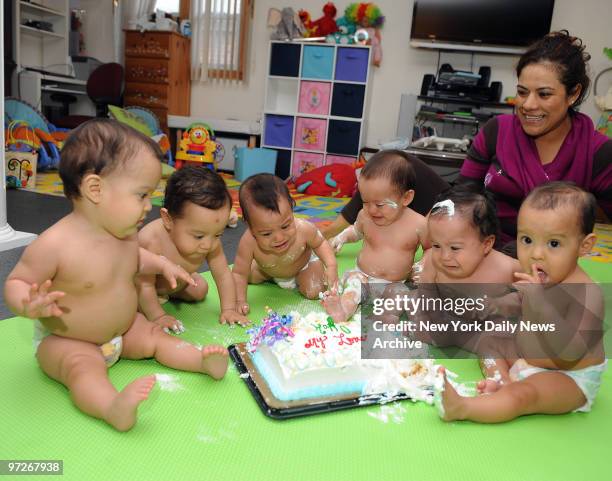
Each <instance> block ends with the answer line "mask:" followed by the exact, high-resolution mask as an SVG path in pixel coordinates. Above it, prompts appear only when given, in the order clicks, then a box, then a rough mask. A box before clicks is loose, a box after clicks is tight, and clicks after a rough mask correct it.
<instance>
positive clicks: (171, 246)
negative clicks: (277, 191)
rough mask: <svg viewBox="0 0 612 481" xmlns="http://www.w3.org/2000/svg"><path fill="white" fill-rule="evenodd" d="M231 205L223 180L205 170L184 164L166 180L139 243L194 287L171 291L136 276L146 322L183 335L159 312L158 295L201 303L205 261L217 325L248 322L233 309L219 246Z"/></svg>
mask: <svg viewBox="0 0 612 481" xmlns="http://www.w3.org/2000/svg"><path fill="white" fill-rule="evenodd" d="M231 205H232V198H231V196H230V193H229V192H228V190H227V187H226V185H225V182H224V181H223V179H222V178H221V176H220V175H219V174H217V173H216V172H213V171H212V170H210V169H208V168H206V167H204V166H185V167H183V168H181V169H179V170H177V171H176V172H174V173H173V174H172V176H171V177H170V179H168V183H167V185H166V192H165V198H164V207H163V208H162V209H161V211H160V216H161V218H160V219H157V220H154V221H153V222H150V223H149V224H147V225H146V226H145V227H143V228H142V230H141V231H140V232H139V233H138V241H139V242H140V245H141V246H142V247H144V248H145V249H148V250H149V251H151V252H153V253H155V254H159V255H162V256H164V257H166V258H167V259H169V260H170V261H172V262H173V263H175V264H177V265H180V266H181V267H183V268H184V269H185V270H187V271H188V272H190V273H191V278H192V280H193V285H192V284H190V283H185V282H179V283H178V285H177V286H176V287H175V288H172V287H171V286H170V285H169V284H168V282H167V281H166V280H165V279H164V278H163V276H160V275H157V276H155V275H141V276H139V277H138V284H139V294H140V295H139V299H140V302H139V304H140V309H141V311H142V312H143V313H144V314H145V316H147V319H149V320H150V321H152V322H155V323H157V324H159V325H160V326H162V327H164V328H166V329H172V330H173V331H175V332H181V331H182V330H183V327H182V324H181V323H180V321H178V320H177V319H175V318H174V317H173V316H171V315H170V314H167V313H166V312H165V311H164V310H163V308H162V307H161V305H160V301H159V300H158V299H159V297H158V296H167V297H169V298H172V299H179V300H183V301H189V302H194V301H203V300H204V299H205V298H206V294H207V293H208V283H207V282H206V280H205V279H204V278H203V277H202V276H201V275H200V274H198V272H197V269H198V268H199V267H200V265H201V264H202V263H203V262H204V261H206V262H207V263H208V267H209V268H210V271H211V273H212V276H213V279H214V280H215V283H216V285H217V290H218V291H219V298H220V301H221V309H220V314H219V322H221V323H223V324H225V323H229V324H235V323H239V324H242V325H244V324H247V322H248V321H247V318H246V317H244V316H243V315H242V314H240V313H239V312H237V311H236V288H235V285H234V278H233V276H232V271H231V270H230V268H229V266H228V264H227V259H226V258H225V254H224V252H223V246H222V245H221V235H222V234H223V231H224V230H225V227H226V225H227V222H228V219H229V217H230V207H231Z"/></svg>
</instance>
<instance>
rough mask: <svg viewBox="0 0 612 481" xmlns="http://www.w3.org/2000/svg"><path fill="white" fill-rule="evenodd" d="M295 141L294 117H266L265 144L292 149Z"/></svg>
mask: <svg viewBox="0 0 612 481" xmlns="http://www.w3.org/2000/svg"><path fill="white" fill-rule="evenodd" d="M292 141H293V117H292V116H289V115H266V116H265V123H264V144H265V145H268V146H271V147H287V148H291V144H292Z"/></svg>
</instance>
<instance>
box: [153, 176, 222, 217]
mask: <svg viewBox="0 0 612 481" xmlns="http://www.w3.org/2000/svg"><path fill="white" fill-rule="evenodd" d="M187 202H192V203H193V204H195V205H199V206H200V207H205V208H207V209H211V210H218V209H221V208H223V207H224V206H226V205H227V206H230V207H231V205H232V197H231V195H230V193H229V191H228V190H227V186H226V185H225V182H224V181H223V179H222V178H221V176H220V175H219V174H217V173H216V172H213V171H212V170H210V169H209V168H207V167H204V166H194V165H187V166H185V167H183V168H182V169H179V170H177V171H175V172H174V173H173V174H172V175H171V176H170V178H169V179H168V183H167V184H166V193H165V196H164V207H165V208H166V209H167V210H168V213H169V214H170V215H171V216H172V217H181V216H182V214H183V209H184V208H185V204H186V203H187Z"/></svg>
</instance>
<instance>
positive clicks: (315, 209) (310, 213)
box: [26, 171, 349, 228]
mask: <svg viewBox="0 0 612 481" xmlns="http://www.w3.org/2000/svg"><path fill="white" fill-rule="evenodd" d="M221 176H222V177H223V180H225V183H226V184H227V187H228V189H229V191H230V194H231V196H232V200H233V207H234V209H235V210H236V212H238V215H239V216H240V217H242V211H241V210H240V205H239V204H238V189H239V188H240V182H238V181H237V180H236V179H234V177H232V176H231V175H230V174H226V173H221ZM165 188H166V179H161V181H160V183H159V185H158V186H157V189H156V190H155V192H154V193H153V196H152V197H153V201H152V202H153V205H156V206H158V207H161V206H162V204H163V199H164V190H165ZM62 189H63V188H62V181H61V179H60V177H59V174H58V173H57V171H51V172H41V173H39V174H37V176H36V185H35V186H34V187H32V188H29V189H26V190H29V191H31V192H37V193H39V194H49V195H64V192H63V190H62ZM290 192H291V196H292V197H293V198H294V199H295V203H296V206H295V210H294V212H295V215H296V217H299V218H302V219H308V220H309V221H310V222H312V223H314V224H315V225H317V226H318V227H319V228H321V227H325V226H326V225H328V224H330V223H331V221H333V220H334V219H335V218H336V216H337V215H338V213H339V212H340V211H341V210H342V208H343V207H344V206H345V205H346V203H347V202H348V201H349V198H348V197H341V198H334V197H320V196H315V195H306V194H300V193H299V192H298V191H296V190H295V189H294V188H290Z"/></svg>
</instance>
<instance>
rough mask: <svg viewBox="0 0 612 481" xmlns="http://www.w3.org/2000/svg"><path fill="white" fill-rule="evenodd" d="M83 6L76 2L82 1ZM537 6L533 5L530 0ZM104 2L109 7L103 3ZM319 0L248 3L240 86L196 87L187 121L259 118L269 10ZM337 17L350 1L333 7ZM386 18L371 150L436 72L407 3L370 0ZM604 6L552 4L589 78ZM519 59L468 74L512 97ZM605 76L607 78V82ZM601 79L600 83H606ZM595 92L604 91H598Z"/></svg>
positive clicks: (603, 63)
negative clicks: (413, 34) (479, 74)
mask: <svg viewBox="0 0 612 481" xmlns="http://www.w3.org/2000/svg"><path fill="white" fill-rule="evenodd" d="M82 1H83V0H82ZM534 1H537V0H534ZM106 3H108V4H110V3H111V2H110V1H109V2H106ZM324 3H325V2H324V1H323V0H316V1H315V0H285V1H283V2H281V3H279V2H278V1H275V0H257V1H255V12H254V18H253V21H252V24H251V34H250V52H249V59H248V60H249V68H248V73H247V75H248V78H247V82H246V83H245V84H243V85H235V84H218V83H208V84H203V83H197V82H194V83H193V84H192V89H191V115H192V116H201V117H202V118H203V119H206V118H207V117H208V118H215V119H241V120H256V119H259V118H260V117H261V113H262V108H263V96H264V85H265V75H266V72H265V70H266V65H267V55H268V40H269V36H270V31H269V30H268V28H267V27H266V19H267V13H268V9H269V8H270V7H279V6H283V7H284V6H290V7H293V8H294V9H295V10H298V9H299V8H305V9H307V10H308V11H309V12H310V14H311V16H312V17H313V18H315V19H316V18H318V17H319V16H320V15H321V8H322V6H323V4H324ZM335 3H336V6H337V7H338V16H341V15H342V14H343V11H344V8H346V6H347V5H348V4H349V3H350V2H348V1H345V2H339V1H337V2H335ZM376 3H377V4H378V6H379V7H380V8H381V10H382V12H383V14H385V16H386V23H385V26H384V28H383V31H382V44H383V62H382V66H381V67H380V68H375V69H374V74H373V76H372V87H371V91H370V92H371V95H370V97H371V98H370V110H369V119H368V126H367V127H368V128H367V139H366V140H367V143H368V144H370V145H374V144H376V143H377V142H378V141H379V140H388V139H389V138H391V137H393V136H394V135H395V129H396V126H397V117H398V113H399V102H400V95H401V94H402V93H404V92H412V93H418V92H419V90H420V85H421V80H422V78H423V75H424V74H426V73H432V74H433V73H435V68H436V64H437V60H438V53H437V52H436V51H430V50H425V49H414V48H411V47H410V46H409V38H410V24H411V18H412V5H413V2H412V1H411V0H408V1H405V0H404V1H400V0H378V1H377V2H376ZM611 17H612V5H611V3H610V0H582V1H581V2H577V1H576V0H556V2H555V10H554V14H553V19H552V27H551V28H552V29H553V30H559V29H563V28H565V29H567V30H569V31H570V33H571V34H572V35H576V36H578V37H580V38H582V39H583V41H584V43H585V44H586V45H587V50H588V51H589V52H590V54H591V56H592V59H591V62H590V66H591V71H592V75H591V77H592V78H594V77H595V75H596V74H597V73H598V72H599V71H601V70H602V69H603V68H605V67H608V66H610V65H611V62H610V60H608V59H607V57H606V56H605V55H604V54H603V48H604V46H607V47H612V35H611V34H610V18H611ZM470 58H471V56H470V54H467V53H443V54H442V56H441V62H447V63H450V64H451V65H452V66H453V67H454V68H456V69H469V68H470ZM517 60H518V57H516V56H505V55H491V54H477V55H475V57H474V70H475V71H477V70H478V67H479V66H481V65H489V66H490V67H491V70H492V74H491V79H492V80H497V81H501V82H503V84H504V90H503V94H502V97H505V96H510V95H514V93H515V87H516V78H515V75H514V66H515V64H516V61H517ZM607 78H609V77H606V79H607ZM606 79H602V80H606ZM600 90H601V91H602V92H604V91H606V90H607V85H603V82H602V85H600ZM582 111H583V112H585V113H587V114H588V115H590V116H591V117H592V118H593V119H594V120H596V119H597V118H599V111H598V110H597V108H596V107H595V104H594V102H593V97H592V96H589V98H587V100H586V101H585V103H584V104H583V107H582Z"/></svg>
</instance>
